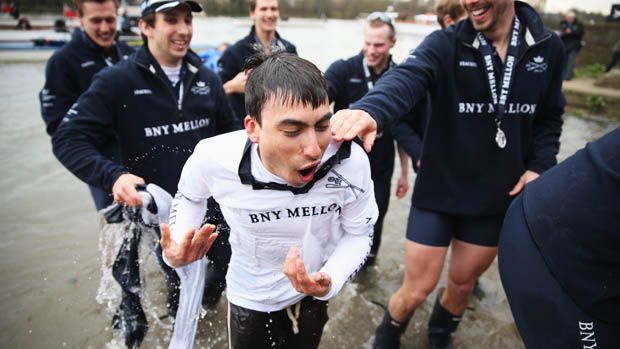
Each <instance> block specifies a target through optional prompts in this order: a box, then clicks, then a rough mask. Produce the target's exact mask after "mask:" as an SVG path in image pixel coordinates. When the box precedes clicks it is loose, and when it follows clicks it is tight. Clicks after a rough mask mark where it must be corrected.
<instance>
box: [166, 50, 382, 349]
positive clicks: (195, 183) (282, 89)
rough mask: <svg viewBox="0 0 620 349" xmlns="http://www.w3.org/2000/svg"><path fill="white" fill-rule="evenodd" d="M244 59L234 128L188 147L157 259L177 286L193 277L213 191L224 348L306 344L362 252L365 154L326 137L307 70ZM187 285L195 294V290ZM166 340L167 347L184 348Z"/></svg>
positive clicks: (316, 337) (210, 237)
mask: <svg viewBox="0 0 620 349" xmlns="http://www.w3.org/2000/svg"><path fill="white" fill-rule="evenodd" d="M248 64H249V66H248V68H249V69H252V71H251V73H250V74H249V77H248V83H247V87H246V107H247V110H248V114H249V115H248V116H247V117H246V118H245V122H244V124H245V131H238V132H233V133H229V134H227V135H222V136H219V137H214V138H211V139H208V140H204V141H202V142H200V143H199V144H198V146H197V147H196V150H195V151H194V153H193V155H192V156H191V157H190V159H189V160H188V161H187V163H186V165H185V167H184V169H183V173H182V175H181V180H180V182H179V186H178V187H179V192H178V193H177V195H176V197H175V199H174V201H173V207H172V210H171V232H169V230H168V227H166V226H165V225H163V226H162V241H161V244H162V246H163V253H164V257H165V259H166V260H167V261H168V263H169V264H170V265H171V266H174V267H175V268H178V269H177V271H178V272H179V275H184V276H183V277H182V283H183V284H185V283H186V281H188V280H191V279H192V276H191V275H192V273H196V272H197V270H198V269H199V268H201V267H202V263H204V260H203V256H204V253H205V251H206V250H208V248H209V247H210V245H211V244H212V243H213V241H214V239H215V237H216V235H217V233H213V230H214V227H213V226H211V225H204V226H203V227H202V228H201V227H200V225H201V223H202V217H203V215H204V210H205V208H206V202H207V201H206V200H207V198H208V197H210V196H213V198H214V199H215V200H216V201H218V202H219V204H220V207H221V209H222V213H223V215H224V218H225V219H226V221H227V222H228V224H229V225H230V228H231V231H230V245H231V247H232V257H231V260H230V266H229V269H228V274H227V276H226V281H227V284H228V291H227V297H228V300H229V317H228V322H229V331H230V333H229V337H228V338H229V341H230V346H231V347H232V348H296V349H298V348H316V347H317V346H318V345H319V342H320V339H321V335H322V332H323V327H324V325H325V323H326V321H327V301H328V300H329V299H330V298H332V297H334V296H335V295H336V294H337V293H338V292H339V291H340V289H341V288H342V287H343V285H344V283H345V282H346V281H347V280H348V279H349V278H351V276H352V275H353V274H354V273H355V271H356V270H358V269H359V268H360V267H361V266H362V265H363V263H364V259H365V258H366V256H367V255H368V253H369V251H370V245H371V243H372V232H373V225H374V222H375V221H376V219H377V205H376V203H375V200H374V193H373V184H372V179H371V175H370V166H369V163H368V157H367V156H366V154H365V153H364V150H363V149H362V148H361V147H360V146H359V145H357V144H355V143H352V142H335V141H334V140H332V139H331V134H330V117H331V113H330V111H329V103H328V97H327V86H326V82H325V79H324V78H323V77H322V74H321V72H320V71H319V70H318V69H317V68H316V67H315V66H314V65H313V64H311V63H310V62H308V61H305V60H303V59H301V58H299V57H297V56H295V55H292V54H289V53H271V54H269V55H268V56H267V57H266V58H264V57H259V56H255V57H253V58H252V59H250V61H249V63H248ZM199 229H200V230H199ZM196 231H198V233H196V234H195V233H194V232H196ZM192 262H194V263H192ZM190 263H191V264H190ZM187 284H188V285H191V283H189V282H188V283H187ZM198 285H200V283H198ZM188 287H189V286H188ZM188 287H183V292H189V293H198V296H199V294H200V292H201V288H200V287H194V288H193V289H192V290H191V291H187V289H188ZM197 298H199V297H197V296H196V295H194V297H193V299H197ZM191 299H192V296H188V297H187V298H185V295H184V294H182V296H181V300H182V302H186V301H187V302H191V301H192V300H191ZM194 304H196V303H194ZM182 307H183V304H182ZM193 311H194V312H195V315H198V313H199V309H198V308H194V310H193ZM195 317H196V316H194V317H193V318H195ZM176 334H177V333H176V332H175V336H173V343H172V344H171V346H172V347H175V348H176V347H186V345H189V344H185V345H179V344H178V343H179V342H177V340H179V341H185V342H187V341H188V339H187V338H178V337H176ZM191 340H193V338H191V339H190V342H189V343H191Z"/></svg>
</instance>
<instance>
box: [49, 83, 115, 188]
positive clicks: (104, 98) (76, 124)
mask: <svg viewBox="0 0 620 349" xmlns="http://www.w3.org/2000/svg"><path fill="white" fill-rule="evenodd" d="M119 92H120V87H119V86H116V84H114V82H113V81H111V79H109V78H106V75H105V74H102V73H98V74H97V75H95V77H94V79H93V83H92V84H91V86H90V88H89V89H88V90H87V91H86V92H84V94H82V95H81V96H80V97H79V99H78V100H77V102H76V104H75V105H74V106H73V107H72V108H71V109H69V111H68V112H67V114H66V116H65V118H64V119H63V120H62V122H61V123H60V126H59V127H58V130H56V132H55V133H54V135H53V137H52V145H53V151H54V155H56V157H57V158H58V160H59V161H60V162H61V163H62V164H63V165H64V166H65V167H66V168H67V169H68V170H69V171H71V172H72V173H73V174H74V175H75V176H77V177H78V178H79V179H80V180H82V181H84V182H86V183H88V184H90V185H93V186H96V187H100V188H103V189H105V190H108V191H111V189H112V185H113V184H114V182H115V181H116V180H117V179H118V177H119V176H120V175H121V174H123V173H125V172H127V171H126V170H125V168H124V167H123V166H122V165H120V164H118V163H115V162H113V161H111V160H110V159H108V158H106V157H105V156H103V155H102V154H101V152H100V151H99V149H100V148H101V147H102V145H103V144H105V143H106V142H107V141H108V140H109V139H110V138H112V137H115V135H114V133H113V132H112V129H113V125H114V123H115V121H114V120H115V116H116V114H117V111H116V110H115V109H114V108H115V107H116V106H118V105H119V104H121V103H119V99H120V98H121V97H120V96H119Z"/></svg>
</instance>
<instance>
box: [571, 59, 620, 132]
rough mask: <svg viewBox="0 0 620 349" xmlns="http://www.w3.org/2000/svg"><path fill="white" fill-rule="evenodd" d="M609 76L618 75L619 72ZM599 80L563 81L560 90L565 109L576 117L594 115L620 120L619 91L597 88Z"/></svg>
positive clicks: (613, 88) (611, 87) (610, 88)
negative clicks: (562, 92)
mask: <svg viewBox="0 0 620 349" xmlns="http://www.w3.org/2000/svg"><path fill="white" fill-rule="evenodd" d="M609 74H613V75H618V76H619V77H620V70H615V71H612V72H611V73H609ZM599 81H600V79H593V78H582V79H574V80H569V81H564V84H563V85H562V89H563V90H564V95H565V96H566V105H567V109H568V110H570V111H571V112H572V113H573V114H577V115H596V116H603V117H608V118H613V119H616V120H620V89H619V88H617V87H614V86H610V87H601V86H599Z"/></svg>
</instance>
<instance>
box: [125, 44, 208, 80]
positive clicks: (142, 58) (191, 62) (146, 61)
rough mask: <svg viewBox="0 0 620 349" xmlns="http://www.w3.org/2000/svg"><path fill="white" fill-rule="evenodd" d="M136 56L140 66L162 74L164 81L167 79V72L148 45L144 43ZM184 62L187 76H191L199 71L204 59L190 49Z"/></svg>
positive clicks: (159, 74) (156, 73)
mask: <svg viewBox="0 0 620 349" xmlns="http://www.w3.org/2000/svg"><path fill="white" fill-rule="evenodd" d="M135 57H136V58H135V59H136V63H137V64H138V65H139V66H142V67H143V68H144V69H146V70H148V71H150V72H151V73H153V74H155V75H158V76H160V77H161V78H165V79H164V81H167V78H166V74H164V72H163V70H162V69H161V66H160V65H159V63H157V60H156V59H155V57H153V55H151V52H150V51H149V49H148V47H147V46H146V45H143V46H141V47H140V48H139V49H138V51H137V52H136V55H135ZM183 64H184V65H185V67H186V68H187V75H186V76H187V77H191V76H193V75H194V74H196V73H197V72H198V69H200V66H201V64H202V61H201V60H200V57H198V55H197V54H196V53H195V52H194V51H192V50H188V51H187V54H186V55H185V57H183Z"/></svg>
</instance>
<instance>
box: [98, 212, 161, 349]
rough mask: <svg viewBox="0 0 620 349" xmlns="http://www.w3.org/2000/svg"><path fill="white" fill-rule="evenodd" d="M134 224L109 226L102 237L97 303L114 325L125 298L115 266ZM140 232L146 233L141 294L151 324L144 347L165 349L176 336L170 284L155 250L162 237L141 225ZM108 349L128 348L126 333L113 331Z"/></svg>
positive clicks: (142, 248)
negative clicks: (168, 292) (168, 299)
mask: <svg viewBox="0 0 620 349" xmlns="http://www.w3.org/2000/svg"><path fill="white" fill-rule="evenodd" d="M132 224H135V223H112V224H106V225H104V226H103V228H102V229H101V232H100V235H99V251H100V253H101V257H100V258H99V260H100V270H101V280H100V282H99V288H98V290H97V295H96V297H95V299H96V301H97V303H99V304H101V305H103V306H104V308H105V313H106V314H107V316H108V318H109V319H110V323H112V319H113V317H114V315H115V314H116V312H117V310H118V308H119V305H120V303H121V299H122V291H121V287H120V285H119V284H118V282H117V281H116V280H115V279H114V277H113V275H112V266H113V264H114V261H115V259H116V256H117V255H118V252H119V249H120V248H121V245H122V242H123V239H124V238H126V237H128V236H129V234H131V230H132V229H131V228H132V227H131V225H132ZM140 229H141V230H142V238H141V239H140V244H139V247H138V248H139V252H138V253H139V256H140V283H141V290H139V294H140V300H141V304H142V307H143V310H144V312H145V314H146V317H147V322H148V325H149V330H148V332H147V335H146V337H145V339H144V341H143V343H142V347H144V348H165V347H167V343H168V342H169V341H170V337H171V335H172V329H173V319H172V318H171V317H169V316H168V315H167V313H168V310H167V307H166V285H165V283H164V281H163V277H162V273H161V271H160V268H159V265H158V263H157V259H156V257H155V255H154V252H153V251H154V247H155V246H156V244H158V243H159V238H158V236H157V234H156V232H155V230H154V229H153V228H147V227H143V226H141V227H140ZM112 327H113V326H111V327H110V328H112ZM104 348H105V349H124V348H126V347H125V344H124V336H123V333H122V331H119V330H114V331H112V339H111V340H110V341H108V342H107V343H106V344H105V346H104Z"/></svg>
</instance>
